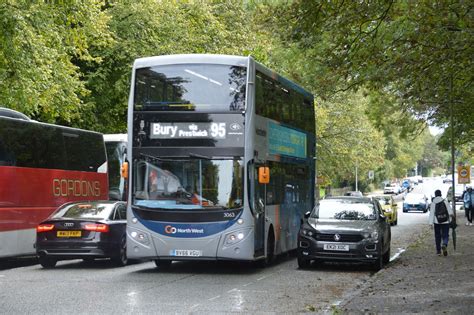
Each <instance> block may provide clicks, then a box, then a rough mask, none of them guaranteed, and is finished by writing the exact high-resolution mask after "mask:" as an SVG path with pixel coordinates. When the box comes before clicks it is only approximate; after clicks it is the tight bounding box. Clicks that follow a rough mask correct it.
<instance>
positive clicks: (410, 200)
mask: <svg viewBox="0 0 474 315" xmlns="http://www.w3.org/2000/svg"><path fill="white" fill-rule="evenodd" d="M428 207H429V201H428V198H427V197H426V195H425V194H419V193H409V194H407V195H406V196H405V198H404V200H403V212H408V211H412V210H413V211H423V212H427V211H428Z"/></svg>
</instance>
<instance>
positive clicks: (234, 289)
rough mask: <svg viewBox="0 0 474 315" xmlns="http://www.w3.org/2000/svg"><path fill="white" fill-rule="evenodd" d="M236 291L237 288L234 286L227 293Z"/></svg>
mask: <svg viewBox="0 0 474 315" xmlns="http://www.w3.org/2000/svg"><path fill="white" fill-rule="evenodd" d="M234 291H237V288H233V289H232V290H229V291H227V293H231V292H234Z"/></svg>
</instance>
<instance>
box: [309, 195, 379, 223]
mask: <svg viewBox="0 0 474 315" xmlns="http://www.w3.org/2000/svg"><path fill="white" fill-rule="evenodd" d="M376 214H377V211H376V209H375V207H374V205H373V204H371V203H358V202H353V201H345V200H322V201H321V202H320V204H319V205H318V206H317V207H316V208H315V211H313V214H312V216H313V217H316V218H319V219H336V220H375V219H376V218H377V215H376Z"/></svg>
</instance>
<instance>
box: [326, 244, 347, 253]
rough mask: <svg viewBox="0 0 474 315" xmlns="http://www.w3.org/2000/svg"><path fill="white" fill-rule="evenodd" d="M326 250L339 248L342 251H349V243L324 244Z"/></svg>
mask: <svg viewBox="0 0 474 315" xmlns="http://www.w3.org/2000/svg"><path fill="white" fill-rule="evenodd" d="M324 250H337V251H342V252H348V251H349V245H345V244H324Z"/></svg>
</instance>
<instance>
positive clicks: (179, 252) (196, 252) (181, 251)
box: [170, 249, 202, 257]
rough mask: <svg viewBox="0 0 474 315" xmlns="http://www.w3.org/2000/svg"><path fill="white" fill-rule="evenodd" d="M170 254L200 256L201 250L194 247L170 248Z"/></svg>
mask: <svg viewBox="0 0 474 315" xmlns="http://www.w3.org/2000/svg"><path fill="white" fill-rule="evenodd" d="M170 256H179V257H199V256H202V250H196V249H172V250H170Z"/></svg>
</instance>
